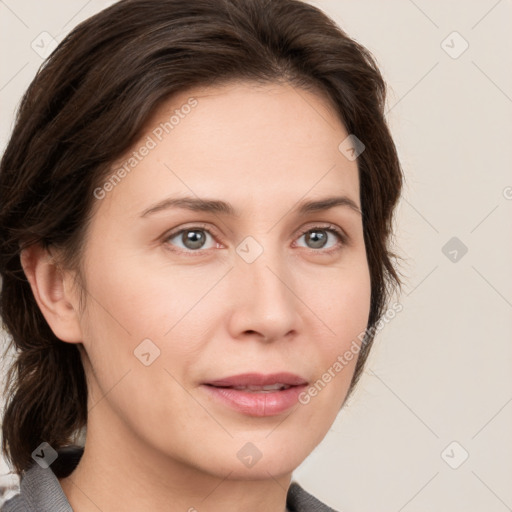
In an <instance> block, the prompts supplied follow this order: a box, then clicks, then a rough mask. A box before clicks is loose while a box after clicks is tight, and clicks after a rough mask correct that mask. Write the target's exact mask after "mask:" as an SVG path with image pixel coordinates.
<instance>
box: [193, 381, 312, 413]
mask: <svg viewBox="0 0 512 512" xmlns="http://www.w3.org/2000/svg"><path fill="white" fill-rule="evenodd" d="M306 386H307V385H306V384H303V385H301V386H292V387H290V388H288V389H283V390H282V391H272V392H257V391H254V392H252V391H240V390H237V389H233V388H216V387H215V386H208V385H206V384H203V386H202V387H203V388H205V389H206V392H207V393H209V394H210V395H211V396H214V397H215V399H216V400H219V401H220V402H221V403H223V404H225V405H227V406H229V407H231V408H232V409H235V410H236V411H239V412H241V413H244V414H247V415H249V416H275V415H277V414H281V413H283V412H285V411H286V410H288V409H290V407H293V406H294V405H295V404H296V403H297V401H298V397H299V395H300V394H301V392H302V391H304V389H305V388H306Z"/></svg>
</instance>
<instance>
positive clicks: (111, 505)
mask: <svg viewBox="0 0 512 512" xmlns="http://www.w3.org/2000/svg"><path fill="white" fill-rule="evenodd" d="M97 418H98V416H95V415H94V414H92V415H91V416H90V418H89V422H88V426H87V439H86V443H85V449H84V453H83V456H82V458H81V459H80V462H79V464H78V466H77V467H76V469H75V470H74V471H73V472H72V473H71V475H69V476H68V477H66V478H63V479H61V480H60V483H61V486H62V489H63V491H64V494H65V495H66V497H67V499H68V501H69V503H70V505H71V506H72V508H73V510H75V511H76V512H89V511H94V512H97V511H98V510H104V511H114V510H131V511H133V512H138V511H140V512H142V511H146V510H154V511H155V512H159V511H162V512H163V511H166V512H169V511H172V512H174V511H176V512H178V511H179V512H184V511H186V512H220V511H222V512H239V511H240V510H244V511H246V512H257V511H258V512H259V511H261V510H267V511H272V512H287V508H286V495H287V490H288V487H289V484H290V481H291V473H289V474H286V475H280V476H279V477H273V476H272V475H270V473H269V474H268V475H269V477H268V478H263V479H262V478H259V479H255V480H250V479H247V478H244V479H240V478H238V479H237V477H236V474H235V472H233V471H226V472H225V473H226V474H222V475H219V474H212V473H208V472H205V471H202V470H201V469H200V468H198V467H193V466H191V465H189V464H187V463H186V461H180V460H176V459H173V458H172V457H170V456H168V455H166V454H162V453H161V452H160V451H158V450H156V449H155V448H152V447H148V446H147V444H146V443H144V441H143V440H141V439H136V438H134V437H130V436H129V434H128V433H127V431H126V429H124V431H123V430H121V431H119V430H118V429H115V428H112V425H109V427H110V428H107V427H104V426H102V425H98V424H97V423H96V422H95V421H94V419H97ZM127 447H129V449H127Z"/></svg>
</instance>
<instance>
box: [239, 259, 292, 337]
mask: <svg viewBox="0 0 512 512" xmlns="http://www.w3.org/2000/svg"><path fill="white" fill-rule="evenodd" d="M281 256H282V255H281ZM230 274H231V276H230V278H231V282H230V290H231V292H232V293H231V294H230V295H231V298H232V302H230V315H229V330H230V334H231V336H232V337H233V338H234V339H249V338H253V339H257V340H259V341H263V342H267V343H268V342H272V341H277V340H280V339H285V338H286V339H291V337H293V335H294V334H296V333H297V332H298V330H299V329H300V322H301V316H300V311H299V308H300V305H301V302H300V300H299V299H298V297H297V296H296V295H295V293H294V276H293V275H292V271H291V270H290V267H289V266H288V267H287V266H286V265H285V262H284V261H283V258H282V257H281V258H279V257H278V256H276V257H271V256H270V254H269V251H264V252H263V254H261V256H260V257H259V258H257V259H256V260H255V261H253V262H252V263H247V262H246V261H245V260H243V258H239V257H237V261H236V263H235V268H234V269H233V271H232V272H230Z"/></svg>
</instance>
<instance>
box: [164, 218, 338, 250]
mask: <svg viewBox="0 0 512 512" xmlns="http://www.w3.org/2000/svg"><path fill="white" fill-rule="evenodd" d="M316 230H318V231H327V232H329V233H332V234H334V235H336V236H337V237H338V239H339V242H338V244H336V246H335V247H331V248H330V249H325V250H322V249H312V248H308V247H303V249H305V250H307V251H309V252H313V253H316V254H327V255H329V254H332V253H335V252H337V251H339V250H341V249H342V248H343V247H344V246H345V245H346V244H347V236H346V234H345V233H344V232H343V231H342V230H341V229H339V228H338V227H337V226H335V225H334V224H327V225H324V226H313V227H311V228H307V229H305V230H302V231H301V232H300V233H299V235H298V238H301V237H302V236H304V235H305V234H306V233H310V232H312V231H316ZM185 231H205V232H206V233H208V234H209V235H210V236H211V237H212V238H214V239H216V238H217V237H216V236H215V235H214V234H213V233H212V232H211V230H210V229H208V227H207V226H206V225H205V224H204V225H202V224H198V225H195V226H190V227H186V228H182V229H180V230H178V231H174V232H171V233H168V234H166V235H165V237H164V242H168V241H169V240H170V239H172V238H176V237H177V236H178V235H181V234H182V233H184V232H185ZM221 242H222V241H221ZM169 245H170V244H169ZM169 250H170V251H172V252H179V253H182V254H185V255H187V256H191V257H195V256H201V255H202V254H203V253H204V252H207V251H209V250H210V249H197V250H190V249H189V250H184V249H181V248H178V249H176V248H173V249H169Z"/></svg>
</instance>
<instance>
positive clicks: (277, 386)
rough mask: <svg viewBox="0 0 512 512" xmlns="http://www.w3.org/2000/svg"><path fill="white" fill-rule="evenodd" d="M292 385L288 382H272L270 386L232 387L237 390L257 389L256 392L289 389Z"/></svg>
mask: <svg viewBox="0 0 512 512" xmlns="http://www.w3.org/2000/svg"><path fill="white" fill-rule="evenodd" d="M289 387H290V386H289V385H288V384H279V383H277V384H271V385H268V386H233V387H232V389H236V390H237V391H256V392H258V391H259V392H265V391H279V390H281V389H288V388H289Z"/></svg>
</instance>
